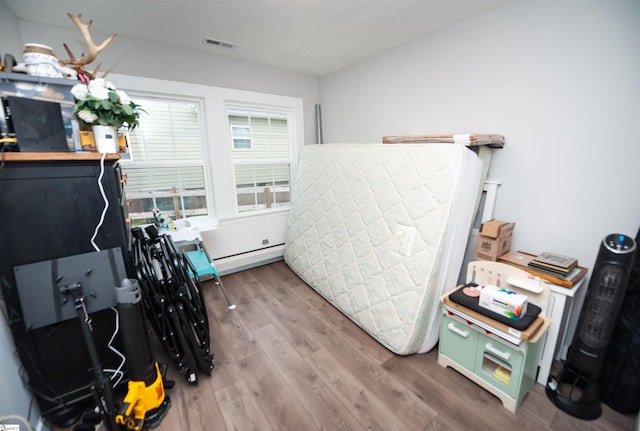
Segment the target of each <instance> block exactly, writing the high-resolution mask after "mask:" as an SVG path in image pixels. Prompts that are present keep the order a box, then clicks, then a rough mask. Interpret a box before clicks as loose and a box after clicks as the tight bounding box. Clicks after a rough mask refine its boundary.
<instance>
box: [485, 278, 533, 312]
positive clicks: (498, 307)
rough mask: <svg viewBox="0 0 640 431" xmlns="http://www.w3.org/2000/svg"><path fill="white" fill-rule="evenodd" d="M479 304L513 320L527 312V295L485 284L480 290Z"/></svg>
mask: <svg viewBox="0 0 640 431" xmlns="http://www.w3.org/2000/svg"><path fill="white" fill-rule="evenodd" d="M478 303H479V305H480V306H481V307H483V308H486V309H487V310H491V311H493V312H494V313H498V314H500V315H502V316H505V317H508V318H509V319H513V320H520V318H522V316H524V315H525V314H527V304H528V303H529V298H528V297H527V295H523V294H521V293H516V292H513V291H511V290H508V289H504V288H501V287H497V286H493V285H491V284H489V285H487V286H485V287H483V288H482V290H481V291H480V299H479V302H478Z"/></svg>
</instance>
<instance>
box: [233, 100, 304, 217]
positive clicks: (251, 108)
mask: <svg viewBox="0 0 640 431" xmlns="http://www.w3.org/2000/svg"><path fill="white" fill-rule="evenodd" d="M225 108H226V115H225V118H226V120H227V122H229V116H231V115H236V116H244V115H249V116H252V115H251V114H259V115H255V116H256V117H262V116H264V118H270V119H275V118H281V119H286V121H287V141H288V143H289V148H288V157H287V158H282V157H280V158H278V157H274V158H269V159H246V160H236V161H234V160H233V154H231V155H230V156H231V160H230V163H231V166H232V168H233V169H234V171H233V172H232V175H233V190H234V193H236V194H237V190H238V184H237V179H236V176H235V167H236V166H240V165H250V166H258V165H282V164H286V165H288V167H289V201H288V203H287V204H286V205H281V206H277V205H276V206H274V207H271V208H254V209H251V210H243V211H240V208H239V205H238V199H237V198H236V199H235V207H236V214H238V215H239V216H241V215H251V214H264V213H270V212H274V211H278V210H289V209H290V207H291V196H292V194H291V192H292V189H293V179H294V176H293V172H295V169H294V164H295V160H296V159H295V158H294V154H297V152H296V149H295V141H294V139H295V134H294V130H295V128H294V124H293V123H294V119H293V118H292V110H291V108H290V107H287V106H277V105H269V106H267V105H257V104H252V103H246V102H243V103H239V102H237V101H227V103H226V105H225ZM231 127H232V126H231V123H230V122H229V130H231ZM248 128H249V129H251V127H250V126H249V127H248ZM250 133H253V131H252V130H250Z"/></svg>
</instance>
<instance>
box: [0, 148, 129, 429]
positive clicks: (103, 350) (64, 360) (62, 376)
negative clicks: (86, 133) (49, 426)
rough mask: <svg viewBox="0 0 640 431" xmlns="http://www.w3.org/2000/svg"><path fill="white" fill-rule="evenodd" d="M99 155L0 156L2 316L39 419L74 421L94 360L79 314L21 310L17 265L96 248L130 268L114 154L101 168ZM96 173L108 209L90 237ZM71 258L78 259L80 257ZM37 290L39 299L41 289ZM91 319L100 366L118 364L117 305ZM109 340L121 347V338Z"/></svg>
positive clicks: (95, 213)
mask: <svg viewBox="0 0 640 431" xmlns="http://www.w3.org/2000/svg"><path fill="white" fill-rule="evenodd" d="M101 157H102V154H99V153H71V152H69V153H20V152H16V153H4V154H2V155H0V165H1V166H2V167H1V168H0V282H1V283H2V286H1V287H2V294H3V299H4V305H5V308H6V313H5V315H6V318H7V321H8V323H9V326H10V328H11V332H12V335H13V339H14V343H15V348H16V350H17V352H18V354H19V357H20V359H21V361H22V364H23V366H24V372H23V373H22V374H23V376H22V377H23V379H24V381H25V384H26V385H27V386H28V387H29V388H30V390H31V391H32V392H33V394H34V396H35V399H36V401H37V402H38V405H39V407H40V410H41V413H42V415H43V416H44V417H45V419H47V420H49V421H50V422H52V423H53V424H55V425H58V426H64V425H65V424H66V423H69V422H70V421H73V420H74V419H75V418H76V417H77V415H78V414H80V411H81V409H82V408H83V407H84V405H85V404H87V403H89V404H90V403H91V402H93V399H92V398H93V397H92V392H91V383H92V381H93V380H94V373H93V371H92V361H91V359H90V356H89V352H88V349H87V346H86V342H85V339H84V338H83V333H82V327H81V323H80V320H79V319H74V318H71V319H68V318H67V319H66V320H62V321H59V322H54V323H52V324H48V325H45V326H42V325H40V326H39V327H37V328H33V327H31V325H29V324H28V322H29V321H31V320H32V319H31V318H30V317H32V316H25V313H27V312H26V311H24V310H25V308H26V309H28V308H29V307H24V305H25V304H21V302H20V290H19V289H18V282H17V280H16V276H15V274H16V270H15V268H16V267H22V268H27V269H28V268H30V266H28V265H27V264H33V263H38V262H46V261H52V262H57V260H58V259H60V258H66V257H68V256H79V255H83V254H88V253H92V252H95V251H96V247H97V248H99V249H100V250H110V249H113V250H115V251H116V253H118V254H120V253H121V254H122V257H123V261H124V268H125V271H126V275H127V276H128V277H132V276H133V275H134V274H133V272H132V263H131V241H130V226H129V225H128V221H127V211H126V203H125V197H124V192H123V186H122V175H121V171H120V168H119V165H118V160H119V156H118V155H117V154H108V155H107V156H106V157H105V159H104V160H103V168H102V169H101ZM101 172H102V180H101V184H102V186H103V189H104V194H105V196H106V199H107V201H108V209H107V211H106V213H105V214H104V220H103V222H102V225H101V227H100V228H99V230H98V231H97V234H95V239H94V240H93V243H92V238H93V237H94V233H95V232H96V226H97V225H98V224H99V222H100V219H101V216H102V213H103V210H104V208H105V202H104V199H103V196H102V193H101V191H100V188H99V186H98V177H99V176H100V173H101ZM77 264H78V266H79V267H82V266H83V265H84V262H83V260H82V258H80V259H79V260H77ZM92 264H93V263H91V262H88V263H87V266H90V265H92ZM25 265H27V266H26V267H25ZM21 283H22V285H24V281H22V282H21ZM29 288H30V289H31V291H34V289H41V290H42V294H43V297H46V296H47V295H50V294H51V292H49V290H51V289H52V287H51V285H50V284H49V283H42V286H29ZM35 292H36V296H35V298H36V299H37V296H38V294H37V292H39V290H35ZM23 296H24V295H23ZM32 298H33V296H32ZM36 320H37V319H36ZM25 322H27V323H25ZM91 323H92V329H93V331H92V336H93V340H94V341H95V346H96V349H97V352H98V356H99V359H100V362H101V364H102V365H103V368H107V369H116V368H118V367H119V366H120V365H121V363H122V359H121V357H119V356H118V355H117V354H116V353H114V352H113V351H112V350H111V349H110V348H109V347H108V345H107V344H108V343H109V341H110V339H111V338H112V337H113V335H114V333H115V332H114V331H115V325H116V313H115V311H114V310H112V309H111V308H109V307H107V308H105V309H104V310H97V311H95V312H93V313H92V314H91ZM112 345H113V346H114V347H115V348H116V349H119V345H120V340H119V337H117V336H116V337H115V339H114V341H113V343H112Z"/></svg>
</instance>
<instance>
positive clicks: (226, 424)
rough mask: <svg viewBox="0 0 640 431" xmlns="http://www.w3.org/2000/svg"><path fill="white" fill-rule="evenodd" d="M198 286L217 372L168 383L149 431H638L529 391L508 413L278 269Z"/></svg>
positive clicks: (624, 419) (628, 422) (616, 417)
mask: <svg viewBox="0 0 640 431" xmlns="http://www.w3.org/2000/svg"><path fill="white" fill-rule="evenodd" d="M222 280H223V283H224V286H225V287H226V289H227V291H228V292H229V294H230V296H231V297H232V300H233V301H234V302H235V303H236V304H237V306H238V307H237V309H236V310H228V309H227V307H226V304H225V302H224V298H223V297H222V295H221V293H220V289H219V288H218V287H217V286H216V285H214V284H213V283H212V282H210V281H208V282H205V283H204V284H203V286H204V289H205V295H206V298H207V306H208V312H209V321H210V327H211V345H212V351H213V353H214V354H215V359H214V364H215V368H214V370H213V372H212V374H211V376H206V375H201V376H200V377H199V378H198V383H197V384H195V385H190V384H188V383H186V381H185V380H184V379H183V378H182V377H180V376H178V375H176V373H175V367H174V366H173V364H169V373H168V378H170V379H173V380H175V382H176V385H175V387H174V388H173V389H171V390H170V391H168V392H167V394H168V395H169V397H170V398H171V403H172V406H171V408H170V410H169V412H168V413H167V416H166V417H165V418H164V419H163V421H162V422H161V424H160V425H159V426H158V427H157V428H155V429H156V430H158V431H199V430H216V431H224V430H239V431H248V430H260V431H268V430H296V431H300V430H305V431H306V430H320V429H322V430H364V429H370V430H387V431H389V430H425V431H436V430H438V431H447V430H519V431H525V430H535V431H540V430H556V431H560V430H581V431H590V430H609V431H610V430H635V417H633V416H628V415H622V414H620V413H617V412H615V411H613V410H612V409H610V408H609V407H608V406H606V405H604V404H603V414H602V416H601V417H600V418H599V419H598V420H596V421H582V420H579V419H576V418H573V417H572V416H569V415H567V414H565V413H564V412H562V411H560V410H558V409H557V408H556V407H555V406H554V405H553V404H552V403H551V402H550V401H549V400H548V399H547V397H546V395H545V393H544V388H543V387H542V386H541V385H535V388H534V390H533V391H532V392H530V393H529V395H528V396H527V397H526V398H525V400H524V402H523V404H522V405H521V406H520V408H519V409H518V412H517V414H513V413H511V412H509V411H508V410H506V409H505V408H503V407H502V404H501V403H500V401H499V400H498V399H497V398H495V397H494V396H492V395H491V394H490V393H488V392H487V391H485V390H483V389H482V388H480V387H479V386H477V385H475V384H474V383H472V382H471V381H469V380H467V379H466V378H465V377H463V376H462V375H460V374H458V373H457V372H456V371H454V370H452V369H449V368H444V367H442V366H440V365H438V363H437V348H435V349H433V350H432V351H431V352H429V353H427V354H423V355H411V356H398V355H395V354H393V353H391V352H390V351H388V350H386V349H385V348H384V347H382V346H381V345H380V344H378V343H377V342H376V341H375V340H374V339H373V338H371V337H370V336H369V335H367V334H366V333H365V332H363V331H362V330H361V329H360V328H358V327H357V326H356V325H355V324H353V323H352V322H351V321H350V320H348V319H347V318H346V317H344V316H343V315H342V314H341V313H340V312H338V311H337V310H336V309H335V308H333V307H332V306H331V305H329V304H328V303H327V302H326V301H325V300H324V299H322V298H321V297H320V296H319V295H318V294H316V293H315V292H314V291H313V290H312V289H310V288H309V287H308V286H307V285H305V284H304V283H303V282H302V281H301V280H300V279H299V278H298V277H297V276H296V275H295V274H293V273H292V272H291V271H290V270H289V269H288V267H287V266H286V264H285V263H284V262H276V263H273V264H270V265H265V266H262V267H259V268H254V269H251V270H247V271H243V272H239V273H236V274H231V275H228V276H225V277H223V278H222Z"/></svg>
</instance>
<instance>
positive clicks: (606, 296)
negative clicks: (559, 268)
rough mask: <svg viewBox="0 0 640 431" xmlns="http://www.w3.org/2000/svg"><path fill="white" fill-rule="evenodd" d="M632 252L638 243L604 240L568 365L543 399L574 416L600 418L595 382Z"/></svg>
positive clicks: (616, 238) (625, 239) (615, 237)
mask: <svg viewBox="0 0 640 431" xmlns="http://www.w3.org/2000/svg"><path fill="white" fill-rule="evenodd" d="M635 253H636V243H635V241H634V240H633V239H632V238H630V237H628V236H626V235H621V234H611V235H608V236H606V237H605V238H604V239H603V240H602V244H601V245H600V250H599V252H598V257H597V259H596V263H595V266H594V269H593V274H592V276H591V280H590V282H589V288H588V290H587V297H586V298H585V302H584V305H583V306H582V311H581V313H580V319H579V320H578V326H577V327H576V332H575V335H574V337H573V343H572V344H571V347H570V348H569V354H568V356H567V361H566V362H565V363H564V366H563V367H562V370H561V371H560V373H559V374H558V375H557V376H551V377H549V381H548V382H547V387H546V393H547V397H549V399H550V400H551V401H552V402H553V403H554V404H555V405H556V406H557V407H558V408H559V409H561V410H563V411H564V412H566V413H568V414H570V415H572V416H575V417H577V418H580V419H586V420H594V419H597V418H599V417H600V415H601V414H602V407H601V406H600V398H599V389H598V380H599V378H600V373H601V371H602V366H603V364H604V360H605V357H606V353H607V349H608V346H609V342H610V340H611V335H612V333H613V330H614V328H615V325H616V321H617V319H618V313H619V312H620V308H621V307H622V302H623V300H624V296H625V292H626V289H627V284H628V281H629V274H630V272H631V267H632V265H633V262H634V256H635Z"/></svg>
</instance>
